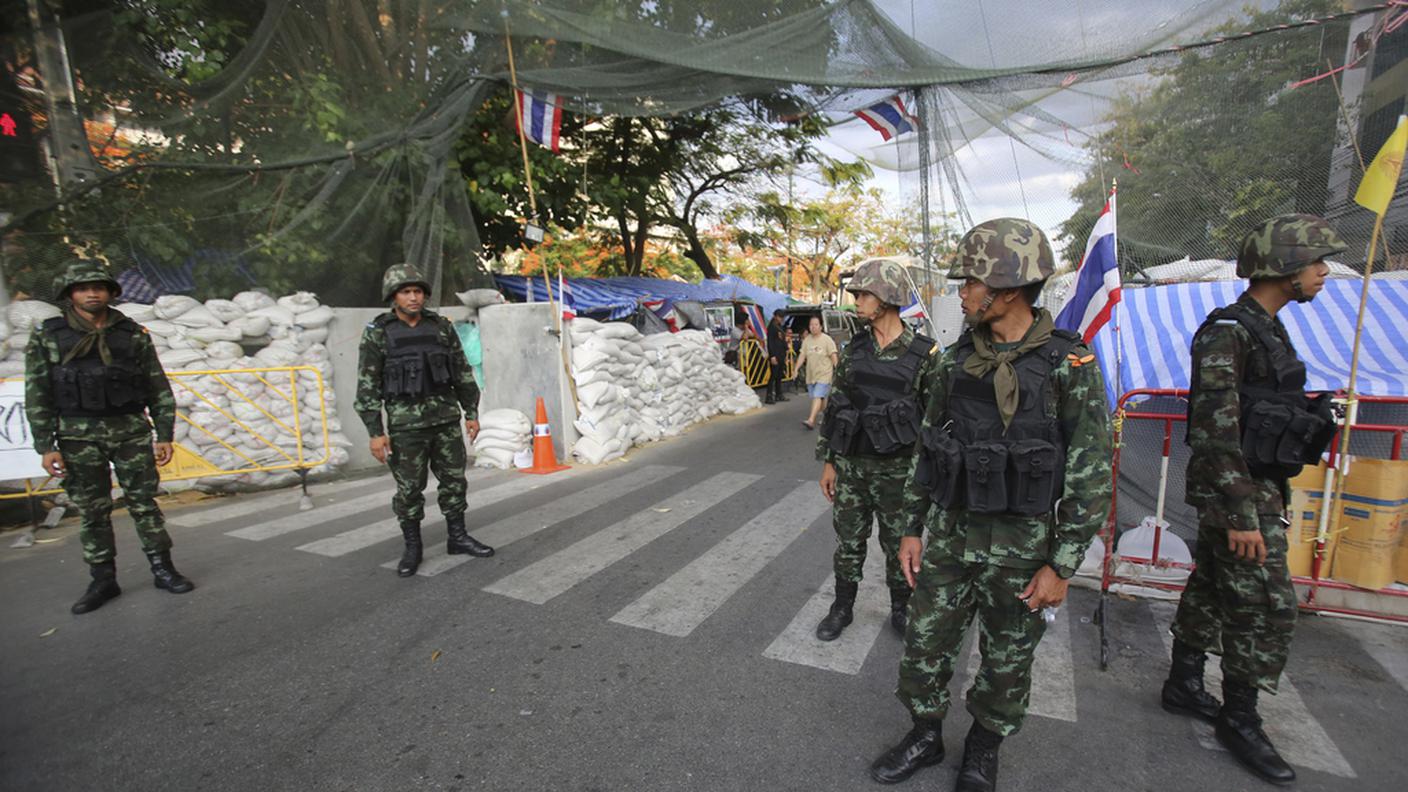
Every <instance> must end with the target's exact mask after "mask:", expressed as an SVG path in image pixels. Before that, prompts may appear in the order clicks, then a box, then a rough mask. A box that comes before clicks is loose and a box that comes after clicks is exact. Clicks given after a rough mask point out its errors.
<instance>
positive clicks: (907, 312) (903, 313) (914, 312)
mask: <svg viewBox="0 0 1408 792" xmlns="http://www.w3.org/2000/svg"><path fill="white" fill-rule="evenodd" d="M909 298H910V299H909V305H906V306H905V307H904V308H902V309H900V318H901V319H928V318H929V314H927V313H925V312H924V301H923V300H921V299H919V293H918V292H915V291H913V290H910V292H909Z"/></svg>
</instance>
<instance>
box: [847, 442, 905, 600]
mask: <svg viewBox="0 0 1408 792" xmlns="http://www.w3.org/2000/svg"><path fill="white" fill-rule="evenodd" d="M834 464H835V466H836V498H835V500H834V501H833V503H832V506H831V524H832V527H834V528H835V529H836V554H835V556H833V558H832V566H833V568H834V569H835V572H836V579H837V580H846V581H850V582H852V583H858V582H860V579H861V568H862V567H863V566H865V552H866V543H867V542H868V541H869V540H870V529H871V526H872V525H873V524H875V523H876V522H878V523H879V524H880V549H881V550H882V551H884V553H885V580H886V582H887V583H888V584H889V586H890V588H891V589H908V588H909V583H907V582H906V581H905V579H904V572H903V571H902V570H901V569H900V563H899V552H900V538H901V537H903V536H904V529H905V526H906V525H907V524H908V521H909V517H908V515H906V514H905V512H904V484H905V479H906V478H907V477H908V475H909V457H908V456H906V455H901V456H896V457H884V458H881V457H837V458H836V460H835V462H834Z"/></svg>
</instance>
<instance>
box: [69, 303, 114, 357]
mask: <svg viewBox="0 0 1408 792" xmlns="http://www.w3.org/2000/svg"><path fill="white" fill-rule="evenodd" d="M64 319H67V320H68V326H69V327H71V328H73V329H74V330H77V331H78V332H80V333H82V334H83V338H81V339H79V341H78V343H77V344H74V345H73V349H70V350H69V351H68V354H67V355H64V359H63V360H61V361H60V363H68V362H69V361H71V360H73V359H74V358H78V357H83V356H84V355H86V354H88V352H89V351H91V350H92V349H93V346H94V345H97V347H98V357H100V358H102V359H103V365H104V366H111V365H112V350H110V349H108V337H107V332H108V328H109V327H111V326H112V319H113V315H112V312H111V311H109V312H108V315H107V319H108V322H107V324H104V325H102V326H101V327H99V326H98V325H96V324H93V323H92V322H91V321H89V320H87V319H85V318H83V315H82V314H80V313H79V312H78V311H77V310H76V309H75V308H74V307H73V305H72V304H70V305H67V306H65V307H64Z"/></svg>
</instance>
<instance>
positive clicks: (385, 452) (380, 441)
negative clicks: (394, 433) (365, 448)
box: [371, 435, 391, 465]
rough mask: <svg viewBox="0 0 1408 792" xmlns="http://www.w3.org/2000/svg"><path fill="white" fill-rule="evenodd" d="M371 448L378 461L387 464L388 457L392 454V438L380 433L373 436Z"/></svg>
mask: <svg viewBox="0 0 1408 792" xmlns="http://www.w3.org/2000/svg"><path fill="white" fill-rule="evenodd" d="M371 449H372V456H374V457H376V461H378V462H380V463H382V464H383V465H384V464H386V458H387V457H388V456H390V455H391V438H389V437H387V436H386V435H378V436H377V437H373V438H372V442H371Z"/></svg>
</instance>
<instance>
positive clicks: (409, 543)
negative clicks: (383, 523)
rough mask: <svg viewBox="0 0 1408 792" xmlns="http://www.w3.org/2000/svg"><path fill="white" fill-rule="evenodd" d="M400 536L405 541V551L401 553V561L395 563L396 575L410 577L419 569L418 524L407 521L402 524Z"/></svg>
mask: <svg viewBox="0 0 1408 792" xmlns="http://www.w3.org/2000/svg"><path fill="white" fill-rule="evenodd" d="M401 536H403V537H405V539H406V549H405V550H402V551H401V560H400V561H399V562H397V563H396V574H398V575H400V576H401V577H410V576H411V575H414V574H415V573H416V570H417V569H420V559H421V543H420V523H418V522H411V521H409V520H407V521H404V522H402V523H401Z"/></svg>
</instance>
